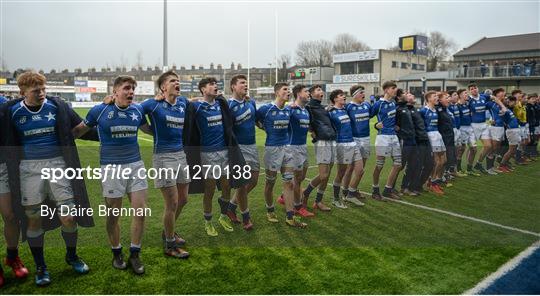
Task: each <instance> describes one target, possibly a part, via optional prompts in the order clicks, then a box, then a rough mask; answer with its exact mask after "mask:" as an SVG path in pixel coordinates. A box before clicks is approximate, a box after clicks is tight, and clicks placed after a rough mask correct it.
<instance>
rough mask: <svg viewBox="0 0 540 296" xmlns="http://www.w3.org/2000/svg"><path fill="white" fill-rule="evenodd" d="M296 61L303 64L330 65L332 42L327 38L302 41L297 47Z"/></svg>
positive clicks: (307, 65)
mask: <svg viewBox="0 0 540 296" xmlns="http://www.w3.org/2000/svg"><path fill="white" fill-rule="evenodd" d="M296 62H297V64H299V65H301V66H306V67H311V66H330V65H331V64H332V43H331V42H330V41H327V40H323V39H321V40H315V41H302V42H300V43H299V44H298V47H297V49H296Z"/></svg>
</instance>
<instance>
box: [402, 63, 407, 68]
mask: <svg viewBox="0 0 540 296" xmlns="http://www.w3.org/2000/svg"><path fill="white" fill-rule="evenodd" d="M407 67H409V64H408V63H401V69H407Z"/></svg>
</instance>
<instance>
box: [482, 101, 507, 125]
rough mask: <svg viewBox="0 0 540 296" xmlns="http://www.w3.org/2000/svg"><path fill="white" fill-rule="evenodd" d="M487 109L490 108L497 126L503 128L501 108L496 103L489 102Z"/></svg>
mask: <svg viewBox="0 0 540 296" xmlns="http://www.w3.org/2000/svg"><path fill="white" fill-rule="evenodd" d="M486 107H488V108H489V109H488V110H489V114H490V115H491V119H493V121H494V122H495V126H500V127H503V126H504V121H503V119H502V117H501V107H499V105H497V103H495V102H487V104H486Z"/></svg>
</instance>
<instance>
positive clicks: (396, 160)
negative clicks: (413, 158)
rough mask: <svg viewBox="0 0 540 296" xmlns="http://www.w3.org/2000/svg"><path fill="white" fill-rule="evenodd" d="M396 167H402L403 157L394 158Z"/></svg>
mask: <svg viewBox="0 0 540 296" xmlns="http://www.w3.org/2000/svg"><path fill="white" fill-rule="evenodd" d="M394 165H395V166H398V165H401V156H395V157H394Z"/></svg>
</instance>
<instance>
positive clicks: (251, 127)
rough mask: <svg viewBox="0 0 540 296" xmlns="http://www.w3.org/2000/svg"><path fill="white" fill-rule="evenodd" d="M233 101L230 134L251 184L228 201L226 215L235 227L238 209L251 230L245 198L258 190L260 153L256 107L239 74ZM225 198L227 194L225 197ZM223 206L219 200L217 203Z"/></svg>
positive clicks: (233, 92)
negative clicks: (256, 131) (245, 165)
mask: <svg viewBox="0 0 540 296" xmlns="http://www.w3.org/2000/svg"><path fill="white" fill-rule="evenodd" d="M230 86H231V91H232V98H230V99H229V112H230V113H231V117H232V118H233V122H234V125H233V132H234V134H235V135H236V139H237V140H238V146H239V147H240V151H241V152H242V155H243V156H244V160H245V161H246V164H247V165H248V166H249V167H250V170H251V179H250V182H249V183H248V184H246V185H244V186H242V187H240V188H238V189H237V190H236V192H235V194H234V196H233V197H232V198H231V200H230V202H229V205H228V210H227V215H228V216H229V218H230V219H231V221H232V222H234V223H240V220H238V218H237V216H236V208H237V207H238V206H240V212H241V213H242V224H243V228H244V229H245V230H251V229H253V223H251V217H250V213H249V208H248V198H247V197H248V194H249V193H250V192H251V191H252V190H253V188H255V187H256V186H257V182H258V179H259V171H260V164H259V151H258V150H257V144H256V143H255V117H256V110H257V106H256V104H255V100H253V99H251V98H249V97H248V84H247V77H246V76H245V75H242V74H239V75H235V76H233V77H232V78H231V85H230ZM224 194H228V193H224ZM220 201H221V202H223V201H222V200H220Z"/></svg>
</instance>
